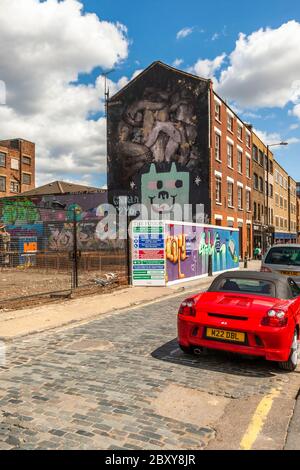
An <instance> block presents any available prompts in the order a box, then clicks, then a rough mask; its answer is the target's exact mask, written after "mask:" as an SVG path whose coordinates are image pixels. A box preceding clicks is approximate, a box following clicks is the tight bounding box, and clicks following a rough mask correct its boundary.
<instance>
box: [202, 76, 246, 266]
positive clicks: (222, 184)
mask: <svg viewBox="0 0 300 470" xmlns="http://www.w3.org/2000/svg"><path fill="white" fill-rule="evenodd" d="M210 110H211V116H210V129H211V157H210V175H211V177H210V190H211V213H212V217H211V223H212V224H215V225H222V226H229V227H235V228H238V229H239V233H240V257H242V258H243V257H244V256H245V255H248V256H249V255H251V253H252V200H251V199H252V196H251V194H252V162H251V151H252V137H251V128H249V127H247V125H246V124H245V123H244V122H242V120H241V119H240V118H239V117H238V116H237V115H236V114H235V113H234V112H233V111H232V109H231V108H230V107H229V106H228V105H227V104H226V103H225V101H223V100H222V99H221V98H220V97H219V96H218V95H217V94H216V93H215V92H214V90H213V86H212V83H211V88H210Z"/></svg>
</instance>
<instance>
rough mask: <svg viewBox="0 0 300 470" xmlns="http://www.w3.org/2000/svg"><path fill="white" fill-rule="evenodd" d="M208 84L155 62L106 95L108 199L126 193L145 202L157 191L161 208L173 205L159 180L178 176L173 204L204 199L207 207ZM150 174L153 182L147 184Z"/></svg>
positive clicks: (196, 202) (208, 210) (207, 210)
mask: <svg viewBox="0 0 300 470" xmlns="http://www.w3.org/2000/svg"><path fill="white" fill-rule="evenodd" d="M208 87H209V84H208V81H206V80H200V79H199V80H197V79H195V78H192V77H190V76H188V75H187V74H181V73H178V72H176V71H175V70H171V69H169V68H167V67H164V66H163V65H161V64H155V65H154V66H153V67H150V68H149V70H148V71H146V72H145V74H142V76H141V77H140V78H137V79H136V81H135V83H134V84H132V85H129V87H127V88H126V89H125V90H124V91H123V92H122V91H121V92H120V93H119V94H118V95H117V96H116V98H112V99H111V100H110V102H109V106H108V155H109V156H108V188H109V202H111V203H115V201H116V198H117V196H118V195H127V196H128V197H129V198H131V199H135V201H136V202H141V203H144V202H146V205H147V206H148V205H149V201H148V199H147V198H148V197H149V198H150V200H151V198H152V197H153V196H152V191H155V192H156V190H158V191H157V192H156V196H155V199H157V203H158V204H161V205H162V212H164V210H165V209H167V210H168V207H170V206H171V205H172V197H170V196H172V194H170V191H168V190H166V189H162V188H160V187H159V185H161V183H164V182H167V181H169V184H171V182H174V184H175V183H176V181H178V184H180V181H181V183H184V186H182V187H178V188H176V187H175V188H176V189H178V191H180V194H181V196H178V203H180V204H185V203H186V204H187V203H190V204H200V203H203V204H204V205H205V212H206V213H209V212H210V207H209V195H208V187H207V186H208V185H207V182H208V166H209V163H208V161H209V154H208V152H209V151H208V146H209V145H208V134H209V130H208ZM155 173H156V174H157V175H159V176H160V179H157V185H158V186H157V187H156V188H154V185H153V187H151V188H150V187H149V183H150V180H149V179H150V175H151V176H152V175H153V174H155ZM163 174H164V175H163ZM202 183H204V184H202ZM147 184H148V185H147ZM169 189H171V188H169ZM167 193H168V194H167ZM168 195H169V196H168ZM167 196H168V197H167ZM167 199H168V200H167ZM169 199H170V200H169Z"/></svg>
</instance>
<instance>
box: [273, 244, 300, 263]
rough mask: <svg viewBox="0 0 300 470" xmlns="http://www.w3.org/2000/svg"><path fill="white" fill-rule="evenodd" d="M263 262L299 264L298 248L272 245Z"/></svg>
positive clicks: (299, 253) (299, 249)
mask: <svg viewBox="0 0 300 470" xmlns="http://www.w3.org/2000/svg"><path fill="white" fill-rule="evenodd" d="M265 263H266V264H283V265H286V266H300V248H299V247H291V246H288V247H273V248H271V249H270V251H269V252H268V254H267V256H266V259H265Z"/></svg>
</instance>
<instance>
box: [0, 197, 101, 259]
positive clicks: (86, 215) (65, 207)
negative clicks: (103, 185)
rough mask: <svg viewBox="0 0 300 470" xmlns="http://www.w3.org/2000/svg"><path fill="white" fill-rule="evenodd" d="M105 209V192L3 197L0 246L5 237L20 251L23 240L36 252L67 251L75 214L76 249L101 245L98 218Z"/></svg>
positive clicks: (72, 241)
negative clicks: (34, 248)
mask: <svg viewBox="0 0 300 470" xmlns="http://www.w3.org/2000/svg"><path fill="white" fill-rule="evenodd" d="M106 208H107V193H106V192H99V193H90V194H73V195H71V194H70V195H57V196H41V197H36V196H35V197H30V198H26V197H18V198H17V197H16V198H3V199H1V200H0V245H1V240H3V239H5V238H6V239H8V236H9V237H10V248H11V250H13V251H22V250H23V251H24V247H26V246H29V245H26V243H36V245H35V246H36V251H47V252H51V251H53V252H57V251H71V250H72V249H73V246H74V217H75V219H76V231H77V246H78V249H79V250H83V251H84V250H87V251H92V250H98V249H101V248H105V247H106V246H108V245H109V241H105V240H103V238H105V237H103V236H102V234H103V231H104V227H103V226H102V222H101V221H102V219H103V217H104V215H105V211H106ZM5 234H6V235H5ZM22 240H23V241H24V243H25V245H24V244H22V243H21V241H22ZM2 244H3V242H2ZM30 246H31V247H32V246H34V245H30ZM0 248H1V246H0ZM0 251H1V250H0ZM2 251H3V250H2Z"/></svg>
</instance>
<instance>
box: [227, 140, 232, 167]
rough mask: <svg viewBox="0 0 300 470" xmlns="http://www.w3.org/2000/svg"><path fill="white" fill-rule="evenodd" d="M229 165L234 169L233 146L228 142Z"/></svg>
mask: <svg viewBox="0 0 300 470" xmlns="http://www.w3.org/2000/svg"><path fill="white" fill-rule="evenodd" d="M227 165H228V166H229V167H230V168H233V145H232V144H230V143H229V142H227Z"/></svg>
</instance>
